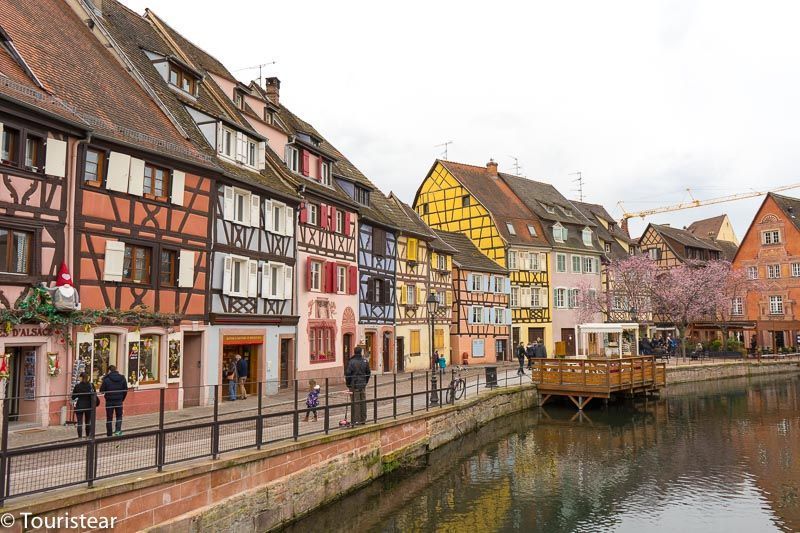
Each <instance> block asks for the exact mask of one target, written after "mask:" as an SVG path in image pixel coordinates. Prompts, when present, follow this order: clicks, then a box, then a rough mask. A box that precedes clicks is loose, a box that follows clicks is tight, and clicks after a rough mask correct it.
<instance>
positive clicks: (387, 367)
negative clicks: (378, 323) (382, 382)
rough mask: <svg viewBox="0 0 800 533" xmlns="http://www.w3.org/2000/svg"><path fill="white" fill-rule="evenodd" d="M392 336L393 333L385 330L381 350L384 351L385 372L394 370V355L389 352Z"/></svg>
mask: <svg viewBox="0 0 800 533" xmlns="http://www.w3.org/2000/svg"><path fill="white" fill-rule="evenodd" d="M391 337H392V334H391V333H389V332H388V331H384V332H383V344H382V346H381V352H382V353H383V371H384V372H391V371H392V361H391V359H392V357H391V355H392V354H390V353H389V345H390V344H391V342H390V341H391Z"/></svg>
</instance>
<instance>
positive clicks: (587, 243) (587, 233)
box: [581, 228, 592, 246]
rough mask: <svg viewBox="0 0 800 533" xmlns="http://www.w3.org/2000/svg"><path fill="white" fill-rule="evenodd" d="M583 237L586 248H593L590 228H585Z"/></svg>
mask: <svg viewBox="0 0 800 533" xmlns="http://www.w3.org/2000/svg"><path fill="white" fill-rule="evenodd" d="M581 236H582V237H583V245H584V246H592V230H590V229H589V228H583V233H582V235H581Z"/></svg>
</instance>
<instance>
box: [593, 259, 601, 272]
mask: <svg viewBox="0 0 800 533" xmlns="http://www.w3.org/2000/svg"><path fill="white" fill-rule="evenodd" d="M593 261H594V273H595V274H599V273H600V260H599V259H597V258H596V257H595V258H594V259H593Z"/></svg>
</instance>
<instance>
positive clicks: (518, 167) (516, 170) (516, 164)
mask: <svg viewBox="0 0 800 533" xmlns="http://www.w3.org/2000/svg"><path fill="white" fill-rule="evenodd" d="M508 157H510V158H511V159H513V160H514V175H516V176H521V175H522V173H521V172H520V170H522V165H520V164H519V158H518V157H517V156H515V155H510V156H508Z"/></svg>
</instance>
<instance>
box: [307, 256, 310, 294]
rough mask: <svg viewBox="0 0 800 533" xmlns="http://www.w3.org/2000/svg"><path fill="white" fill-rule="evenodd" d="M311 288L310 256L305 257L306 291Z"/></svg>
mask: <svg viewBox="0 0 800 533" xmlns="http://www.w3.org/2000/svg"><path fill="white" fill-rule="evenodd" d="M310 290H311V258H310V257H309V258H308V259H306V291H310Z"/></svg>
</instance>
